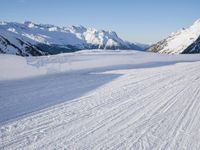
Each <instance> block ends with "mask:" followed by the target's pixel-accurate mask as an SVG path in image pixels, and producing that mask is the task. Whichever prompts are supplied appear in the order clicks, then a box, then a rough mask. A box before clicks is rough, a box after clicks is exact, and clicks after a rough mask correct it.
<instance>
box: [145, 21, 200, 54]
mask: <svg viewBox="0 0 200 150" xmlns="http://www.w3.org/2000/svg"><path fill="white" fill-rule="evenodd" d="M148 51H152V52H159V53H167V54H182V53H200V19H199V20H197V21H196V22H195V23H194V24H193V25H192V26H191V27H189V28H187V29H185V28H183V29H181V30H180V31H178V32H176V33H172V34H171V35H170V36H169V37H168V38H166V39H164V40H162V41H160V42H158V43H157V44H155V45H153V46H152V47H150V48H149V49H148Z"/></svg>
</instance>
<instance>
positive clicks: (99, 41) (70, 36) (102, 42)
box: [0, 21, 144, 56]
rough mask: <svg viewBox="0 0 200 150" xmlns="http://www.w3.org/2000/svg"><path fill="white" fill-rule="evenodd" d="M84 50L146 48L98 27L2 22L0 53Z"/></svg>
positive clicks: (40, 53)
mask: <svg viewBox="0 0 200 150" xmlns="http://www.w3.org/2000/svg"><path fill="white" fill-rule="evenodd" d="M83 49H113V50H115V49H134V50H143V49H144V48H143V47H140V46H138V45H137V44H134V43H130V42H126V41H124V40H122V39H121V38H120V37H118V35H117V33H116V32H114V31H105V30H97V29H95V28H86V27H84V26H81V25H79V26H67V27H59V26H55V25H51V24H36V23H33V22H31V21H25V22H24V23H17V22H5V21H0V53H7V54H16V55H20V56H40V55H48V54H58V53H65V52H74V51H78V50H83Z"/></svg>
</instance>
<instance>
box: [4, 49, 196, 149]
mask: <svg viewBox="0 0 200 150" xmlns="http://www.w3.org/2000/svg"><path fill="white" fill-rule="evenodd" d="M199 69H200V57H199V55H174V56H169V55H161V54H154V53H146V52H137V51H103V50H87V51H80V52H76V53H69V54H59V55H55V56H42V57H28V58H23V57H19V56H12V55H0V71H1V74H0V80H1V81H0V114H1V115H0V149H180V150H182V149H197V150H198V149H200V142H199V141H200V130H199V129H200V122H199V120H200V112H199V111H200V109H199V108H200V103H199V100H200V93H199V91H200V89H199V84H200V75H199ZM2 74H3V75H2Z"/></svg>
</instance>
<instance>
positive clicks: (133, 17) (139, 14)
mask: <svg viewBox="0 0 200 150" xmlns="http://www.w3.org/2000/svg"><path fill="white" fill-rule="evenodd" d="M0 3H1V5H0V20H4V21H17V22H24V21H25V20H30V21H33V22H36V23H49V24H55V25H60V26H65V25H84V26H86V27H95V28H97V29H105V30H114V31H116V32H117V33H118V34H119V36H121V37H122V38H123V39H125V40H129V41H131V42H135V41H137V42H143V43H153V42H156V41H158V40H160V39H162V38H164V37H166V36H167V35H168V34H170V33H171V32H173V31H176V30H178V29H180V28H182V27H187V26H190V25H191V24H192V23H193V22H194V21H195V20H196V19H199V18H200V9H199V6H200V0H0Z"/></svg>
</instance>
